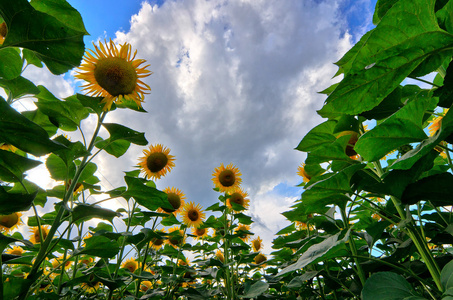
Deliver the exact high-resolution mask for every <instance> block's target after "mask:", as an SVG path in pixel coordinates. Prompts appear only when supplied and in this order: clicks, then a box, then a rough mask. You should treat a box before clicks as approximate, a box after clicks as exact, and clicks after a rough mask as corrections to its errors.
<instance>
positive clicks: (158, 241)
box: [149, 229, 165, 250]
mask: <svg viewBox="0 0 453 300" xmlns="http://www.w3.org/2000/svg"><path fill="white" fill-rule="evenodd" d="M161 233H165V229H160V230H158V231H157V234H161ZM164 242H165V240H164V239H160V238H157V237H156V238H153V239H151V241H150V242H149V245H150V246H151V247H153V248H154V249H156V250H157V249H160V247H162V245H163V244H164Z"/></svg>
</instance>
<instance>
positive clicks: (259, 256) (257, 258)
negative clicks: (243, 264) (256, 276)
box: [253, 253, 267, 267]
mask: <svg viewBox="0 0 453 300" xmlns="http://www.w3.org/2000/svg"><path fill="white" fill-rule="evenodd" d="M253 260H254V261H255V264H257V265H259V264H262V265H261V266H262V267H264V266H265V264H263V263H264V262H265V261H266V260H267V257H266V256H265V255H264V254H261V253H258V254H257V255H256V256H255V258H254V259H253Z"/></svg>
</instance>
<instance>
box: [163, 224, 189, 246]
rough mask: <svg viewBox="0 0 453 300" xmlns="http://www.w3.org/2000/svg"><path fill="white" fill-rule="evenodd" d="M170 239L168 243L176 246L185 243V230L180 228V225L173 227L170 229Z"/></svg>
mask: <svg viewBox="0 0 453 300" xmlns="http://www.w3.org/2000/svg"><path fill="white" fill-rule="evenodd" d="M168 232H169V234H168V239H167V243H168V244H169V245H170V246H172V247H174V248H176V247H180V246H183V245H184V242H185V237H184V231H182V230H181V229H179V227H171V228H169V229H168Z"/></svg>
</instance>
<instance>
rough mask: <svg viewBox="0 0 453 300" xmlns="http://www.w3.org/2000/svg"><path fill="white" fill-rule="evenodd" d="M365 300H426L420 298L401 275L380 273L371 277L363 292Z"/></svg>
mask: <svg viewBox="0 0 453 300" xmlns="http://www.w3.org/2000/svg"><path fill="white" fill-rule="evenodd" d="M362 299H363V300H401V299H410V300H426V298H423V297H420V296H418V295H417V294H416V293H415V291H414V290H413V289H412V286H411V285H410V284H409V283H408V282H407V281H406V279H404V278H403V277H402V276H401V275H398V274H396V273H393V272H379V273H375V274H373V275H371V276H370V277H369V278H368V279H367V281H366V282H365V285H364V286H363V290H362Z"/></svg>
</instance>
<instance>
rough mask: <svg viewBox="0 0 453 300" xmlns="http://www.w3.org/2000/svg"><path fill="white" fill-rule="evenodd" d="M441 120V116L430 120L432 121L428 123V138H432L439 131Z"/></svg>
mask: <svg viewBox="0 0 453 300" xmlns="http://www.w3.org/2000/svg"><path fill="white" fill-rule="evenodd" d="M442 118H443V116H438V117H435V118H434V119H432V121H429V123H431V124H430V125H429V126H428V131H429V135H430V136H433V135H434V134H435V133H436V132H437V131H438V130H439V129H440V126H442Z"/></svg>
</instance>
